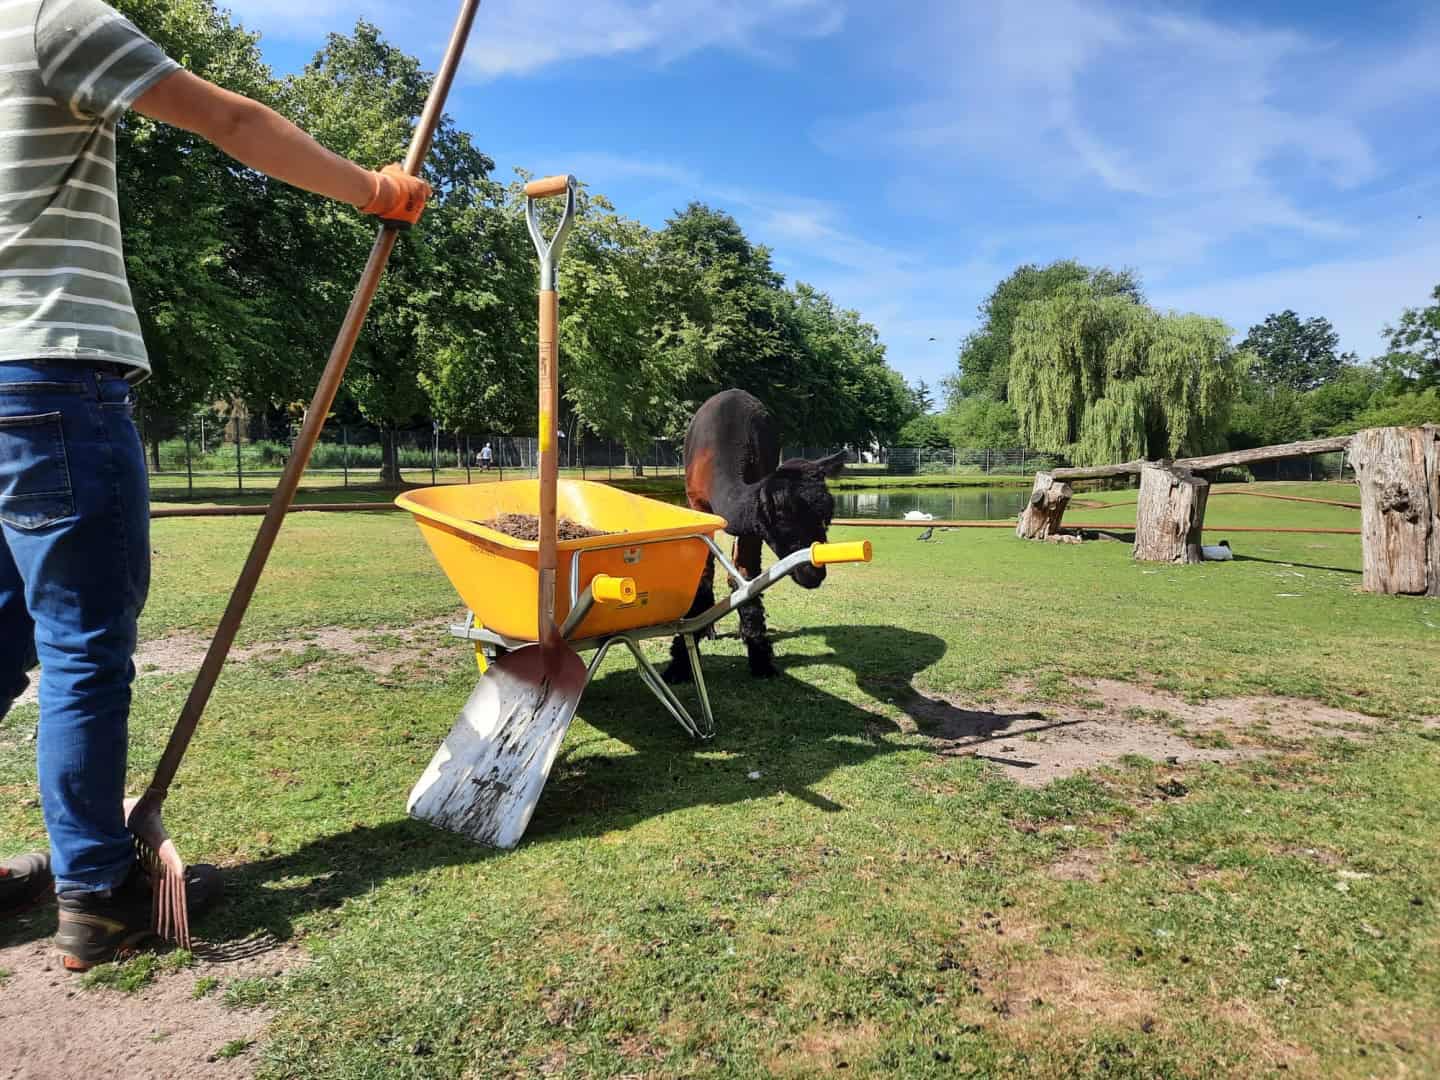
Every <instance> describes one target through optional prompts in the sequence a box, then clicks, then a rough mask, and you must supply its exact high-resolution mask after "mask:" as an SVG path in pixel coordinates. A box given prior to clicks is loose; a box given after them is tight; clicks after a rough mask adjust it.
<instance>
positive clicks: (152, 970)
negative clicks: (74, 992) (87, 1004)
mask: <svg viewBox="0 0 1440 1080" xmlns="http://www.w3.org/2000/svg"><path fill="white" fill-rule="evenodd" d="M194 962H195V958H194V957H193V956H192V955H191V954H190V953H189V952H187V951H186V950H184V949H176V950H175V951H173V952H169V953H165V954H163V955H162V954H158V953H140V954H138V955H136V956H133V957H131V958H130V959H128V960H124V961H121V962H119V963H114V964H101V965H100V966H99V967H97V968H92V969H91V970H90V971H88V972H86V973H85V975H84V976H83V977H81V979H80V985H81V986H83V987H84V988H85V989H86V990H117V991H119V992H120V993H122V994H133V993H135V992H136V991H139V990H143V989H144V988H145V987H147V986H149V985H150V984H151V983H152V982H154V981H155V980H156V978H158V977H160V976H162V975H169V974H173V973H174V972H177V971H180V970H182V969H184V968H187V967H190V966H191V965H192V964H194Z"/></svg>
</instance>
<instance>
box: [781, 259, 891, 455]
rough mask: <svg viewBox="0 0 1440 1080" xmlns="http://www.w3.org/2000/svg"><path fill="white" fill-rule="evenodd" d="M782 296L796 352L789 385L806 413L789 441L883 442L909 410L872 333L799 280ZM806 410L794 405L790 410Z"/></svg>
mask: <svg viewBox="0 0 1440 1080" xmlns="http://www.w3.org/2000/svg"><path fill="white" fill-rule="evenodd" d="M786 295H787V296H788V297H789V299H790V300H791V302H792V303H793V305H794V313H793V319H794V321H795V324H796V327H797V329H798V331H799V335H800V342H801V345H802V348H803V353H802V355H801V358H800V363H801V367H800V370H799V371H798V372H797V375H796V383H795V386H796V389H797V391H798V394H799V395H801V396H802V398H804V399H808V407H809V416H808V418H807V420H806V422H805V423H804V424H803V425H802V426H799V427H796V428H792V429H790V431H791V438H792V439H796V440H800V441H802V442H804V443H805V444H806V445H811V446H839V445H842V444H849V445H856V446H864V445H867V444H870V443H874V442H879V443H884V442H889V441H890V440H891V439H893V438H894V437H895V436H896V435H897V434H898V433H899V431H900V429H901V427H902V426H903V425H904V424H905V423H906V422H907V421H909V420H910V419H911V418H912V417H913V416H914V415H915V405H914V401H913V398H912V395H911V393H910V389H909V387H907V386H906V385H905V380H904V378H902V377H901V375H900V373H899V372H898V371H895V370H894V369H893V368H891V367H890V366H889V365H888V364H887V363H886V362H885V346H884V345H883V344H882V343H881V341H880V335H879V333H877V332H876V330H875V327H873V326H871V325H870V324H869V323H867V322H865V321H864V320H863V319H861V317H860V314H859V312H856V311H851V310H846V309H841V308H838V307H836V306H835V303H834V301H833V300H831V298H830V297H829V295H827V294H826V293H824V292H821V291H820V290H819V289H816V288H813V287H812V286H810V285H807V284H805V283H804V282H799V283H797V284H796V286H795V288H794V290H793V291H792V292H790V293H788V294H786ZM806 404H807V402H806V401H803V400H797V401H796V402H795V404H794V407H793V408H794V409H795V411H798V410H800V409H802V408H804V407H805V405H806Z"/></svg>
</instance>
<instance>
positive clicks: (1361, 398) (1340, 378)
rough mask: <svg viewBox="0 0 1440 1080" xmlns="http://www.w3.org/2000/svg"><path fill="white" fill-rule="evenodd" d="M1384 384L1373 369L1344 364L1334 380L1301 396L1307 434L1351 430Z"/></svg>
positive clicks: (1382, 379) (1382, 378)
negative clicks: (1306, 419)
mask: <svg viewBox="0 0 1440 1080" xmlns="http://www.w3.org/2000/svg"><path fill="white" fill-rule="evenodd" d="M1384 381H1385V379H1384V376H1383V374H1382V373H1381V371H1380V370H1379V369H1378V368H1376V367H1373V366H1370V365H1359V364H1347V365H1346V366H1345V367H1343V368H1342V369H1341V370H1340V373H1339V374H1338V375H1336V376H1335V378H1333V379H1331V380H1330V381H1329V382H1327V383H1325V384H1324V385H1323V386H1318V387H1316V388H1315V389H1314V390H1312V391H1310V393H1308V394H1306V395H1305V411H1306V414H1307V416H1308V418H1309V423H1308V424H1307V427H1308V431H1307V434H1314V435H1325V434H1329V435H1336V434H1341V433H1344V432H1347V431H1352V430H1355V429H1354V427H1353V425H1354V422H1355V418H1356V417H1358V416H1359V415H1360V414H1361V413H1362V412H1364V411H1365V410H1366V409H1367V408H1369V407H1370V404H1371V402H1372V401H1374V399H1375V396H1376V395H1377V394H1378V393H1379V392H1380V391H1381V388H1382V386H1383V384H1384Z"/></svg>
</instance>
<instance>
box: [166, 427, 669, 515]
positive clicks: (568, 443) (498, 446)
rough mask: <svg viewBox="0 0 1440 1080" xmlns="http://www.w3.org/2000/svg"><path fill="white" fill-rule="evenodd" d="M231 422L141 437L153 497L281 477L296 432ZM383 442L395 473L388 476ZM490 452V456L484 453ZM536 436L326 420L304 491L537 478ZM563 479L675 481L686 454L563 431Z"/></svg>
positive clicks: (204, 493)
mask: <svg viewBox="0 0 1440 1080" xmlns="http://www.w3.org/2000/svg"><path fill="white" fill-rule="evenodd" d="M235 427H236V425H234V424H231V425H220V424H216V425H205V426H204V427H203V428H202V426H201V425H200V424H198V423H197V424H196V425H194V426H193V427H192V428H190V429H187V430H185V431H183V432H182V433H181V434H179V435H176V436H172V437H170V438H168V439H164V440H161V441H147V443H146V460H147V462H148V463H149V470H150V493H151V497H152V498H154V499H157V500H184V499H209V498H216V497H220V496H226V495H244V494H257V493H259V494H263V493H267V492H269V491H272V490H273V489H274V488H275V487H276V486H277V484H278V483H279V481H280V477H281V476H283V475H284V471H285V467H286V465H287V464H288V463H289V460H290V454H291V452H292V447H293V444H294V434H295V433H294V432H281V433H277V434H274V435H273V436H272V437H269V438H256V437H252V436H251V435H250V434H249V432H248V431H246V430H244V429H243V428H242V430H241V431H240V432H239V434H238V436H237V434H236V431H235ZM387 443H389V444H390V445H391V447H392V449H390V450H389V457H390V458H391V459H392V461H393V465H394V469H393V473H394V474H393V475H392V476H390V477H388V478H387V477H386V476H385V461H386V458H387ZM487 448H488V451H487ZM538 456H539V454H538V443H537V441H536V439H535V438H534V437H533V436H531V437H525V436H514V435H502V434H467V433H463V432H462V433H458V434H457V433H455V432H443V431H436V430H434V429H433V428H431V429H428V430H427V429H414V430H404V431H394V432H381V431H379V430H377V429H375V428H371V427H364V426H359V425H344V424H331V425H327V427H326V428H325V429H324V431H323V433H322V434H321V437H320V441H319V443H318V444H317V445H316V447H315V452H314V454H313V455H312V457H311V459H310V465H309V467H308V468H307V469H306V470H305V478H304V481H303V484H302V487H303V489H304V490H307V491H324V490H330V489H335V490H342V491H343V490H346V489H351V488H355V489H367V488H369V489H374V488H380V487H384V486H387V483H388V484H390V485H393V484H395V483H399V484H405V485H412V484H432V485H434V484H466V483H481V482H485V481H487V480H496V481H498V480H513V479H519V478H523V477H529V476H534V475H535V474H536V467H537V461H538ZM560 463H561V469H562V472H563V473H564V475H566V476H572V477H575V478H577V479H587V480H605V481H610V480H619V479H623V478H637V477H657V476H671V477H673V476H680V475H682V474H683V472H684V462H683V448H682V447H681V446H679V445H678V444H676V443H673V442H671V441H669V440H663V439H657V440H655V441H654V442H653V443H652V445H651V446H649V447H647V448H646V450H645V452H644V453H637V452H634V451H631V450H627V449H626V448H625V447H624V446H623V445H621V444H620V443H617V442H614V441H612V440H608V439H600V438H596V437H594V436H588V437H575V436H568V437H567V436H566V435H562V436H561V439H560Z"/></svg>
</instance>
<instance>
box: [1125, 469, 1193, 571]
mask: <svg viewBox="0 0 1440 1080" xmlns="http://www.w3.org/2000/svg"><path fill="white" fill-rule="evenodd" d="M1209 496H1210V481H1209V480H1206V479H1205V478H1204V477H1202V476H1195V475H1194V474H1192V473H1189V472H1186V471H1184V470H1181V469H1175V468H1162V467H1159V466H1151V467H1149V468H1147V469H1145V470H1144V471H1143V472H1141V474H1140V499H1139V502H1137V503H1136V506H1135V552H1134V554H1135V558H1136V559H1137V560H1138V561H1140V562H1159V563H1198V562H1204V561H1205V556H1204V555H1203V554H1202V553H1201V551H1200V544H1201V537H1202V535H1203V533H1204V531H1205V505H1206V503H1207V502H1208V501H1209Z"/></svg>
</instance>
